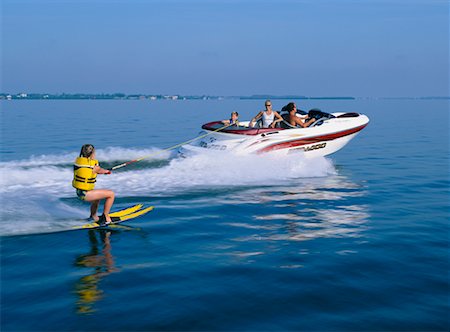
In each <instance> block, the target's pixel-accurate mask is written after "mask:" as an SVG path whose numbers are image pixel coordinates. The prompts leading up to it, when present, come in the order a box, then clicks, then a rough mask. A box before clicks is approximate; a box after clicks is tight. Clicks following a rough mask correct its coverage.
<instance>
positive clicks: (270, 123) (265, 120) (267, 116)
mask: <svg viewBox="0 0 450 332" xmlns="http://www.w3.org/2000/svg"><path fill="white" fill-rule="evenodd" d="M265 106H266V109H265V110H264V111H261V112H259V113H258V114H256V116H255V117H254V118H253V119H252V121H250V127H254V125H255V123H256V121H258V120H259V119H260V118H262V128H275V126H276V124H277V123H278V122H281V121H283V118H282V117H281V115H280V114H278V112H277V111H274V110H272V102H271V101H270V100H266V103H265ZM275 118H276V119H275Z"/></svg>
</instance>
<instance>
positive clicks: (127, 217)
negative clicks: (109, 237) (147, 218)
mask: <svg viewBox="0 0 450 332" xmlns="http://www.w3.org/2000/svg"><path fill="white" fill-rule="evenodd" d="M138 205H141V207H142V204H138ZM136 206H137V205H135V206H132V207H131V208H129V209H125V210H128V211H130V210H131V211H133V209H134V211H135V212H133V213H129V214H126V215H122V216H117V215H112V214H110V216H111V219H112V222H111V223H109V224H106V225H100V224H99V223H98V222H95V221H94V222H91V223H89V224H84V225H81V226H75V227H73V229H94V228H99V227H105V228H106V227H108V226H112V225H116V224H119V223H121V222H123V221H125V220H130V219H134V218H137V217H140V216H143V215H144V214H146V213H148V212H150V211H152V210H153V209H154V208H155V207H154V206H149V207H147V208H144V209H141V210H137V211H136V209H135V207H136ZM125 210H121V211H117V212H123V211H125Z"/></svg>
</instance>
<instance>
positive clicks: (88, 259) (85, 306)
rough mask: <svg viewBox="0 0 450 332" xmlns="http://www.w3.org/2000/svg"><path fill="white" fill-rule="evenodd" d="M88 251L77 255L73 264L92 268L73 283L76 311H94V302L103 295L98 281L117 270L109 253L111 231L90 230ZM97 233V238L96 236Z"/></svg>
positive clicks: (83, 312) (81, 312)
mask: <svg viewBox="0 0 450 332" xmlns="http://www.w3.org/2000/svg"><path fill="white" fill-rule="evenodd" d="M88 234H89V243H90V246H91V248H90V252H89V253H87V254H83V255H80V256H78V257H77V259H76V260H75V266H77V267H83V268H89V269H92V271H91V273H90V274H88V275H86V276H84V277H82V278H80V280H78V282H77V284H76V285H75V293H76V294H77V297H78V298H77V313H78V314H89V313H92V312H94V311H95V310H94V308H93V307H94V304H95V303H96V302H97V301H99V300H100V299H101V298H102V296H103V291H102V290H101V289H100V281H101V280H102V279H103V278H104V277H106V276H107V275H109V274H111V273H113V272H117V271H118V270H117V269H116V268H115V266H114V257H113V256H112V254H111V241H110V236H111V231H108V230H90V231H89V232H88ZM97 235H99V239H98V238H97Z"/></svg>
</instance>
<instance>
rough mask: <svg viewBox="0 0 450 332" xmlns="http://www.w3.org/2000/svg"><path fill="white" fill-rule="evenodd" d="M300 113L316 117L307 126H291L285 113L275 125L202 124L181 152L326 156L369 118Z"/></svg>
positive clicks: (358, 115)
mask: <svg viewBox="0 0 450 332" xmlns="http://www.w3.org/2000/svg"><path fill="white" fill-rule="evenodd" d="M298 112H299V111H298ZM300 112H301V113H297V116H299V117H305V116H308V117H309V118H315V119H317V120H316V121H315V122H314V123H312V124H311V125H310V126H309V127H307V128H302V127H293V126H291V125H290V124H289V123H288V122H287V119H288V116H289V114H281V115H282V117H283V120H284V121H282V122H279V123H278V124H277V125H279V127H276V128H261V127H260V125H258V124H257V125H256V126H253V127H252V126H251V124H250V121H244V122H239V123H238V124H234V125H231V126H226V125H224V124H223V122H222V121H213V122H209V123H206V124H204V125H203V126H202V129H203V131H202V132H201V133H200V136H199V137H200V139H199V140H196V141H195V142H193V143H191V144H189V145H185V146H183V148H182V151H181V152H182V154H185V153H190V152H200V151H202V150H203V151H204V150H205V149H211V150H220V151H233V152H235V153H237V154H251V153H254V154H261V153H277V154H292V153H301V154H303V155H304V156H305V157H318V156H327V155H329V154H332V153H334V152H336V151H338V150H340V149H342V148H343V147H344V146H345V145H346V144H347V143H348V142H350V140H352V139H353V138H354V137H355V136H356V135H357V134H358V133H359V132H360V131H361V130H362V129H364V128H365V127H366V126H367V124H368V123H369V118H368V117H367V116H366V115H364V114H360V113H342V112H340V113H325V112H322V111H320V110H317V109H313V110H311V111H309V112H308V113H306V112H303V111H300Z"/></svg>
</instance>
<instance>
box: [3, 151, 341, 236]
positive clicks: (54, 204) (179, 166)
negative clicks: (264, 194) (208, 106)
mask: <svg viewBox="0 0 450 332" xmlns="http://www.w3.org/2000/svg"><path fill="white" fill-rule="evenodd" d="M151 154H154V155H155V157H154V158H148V159H146V160H144V161H142V162H139V163H136V164H139V167H136V166H137V165H136V166H134V167H124V168H121V169H119V170H117V171H115V172H113V173H112V175H101V176H99V177H98V178H97V179H98V181H97V185H96V188H110V189H112V190H114V191H115V193H116V206H117V205H120V204H121V202H122V204H125V203H126V204H130V202H131V201H133V197H145V198H146V199H149V200H150V202H151V199H152V198H161V197H171V196H174V195H180V194H181V195H182V194H184V193H191V192H193V191H202V192H203V193H204V194H205V195H206V196H207V195H208V192H209V191H210V190H212V189H213V188H228V187H236V186H246V187H251V186H271V185H277V186H279V185H283V184H286V185H292V184H293V183H296V182H301V181H302V179H305V178H311V177H325V176H328V175H333V174H336V171H335V168H334V166H333V164H332V162H331V161H330V160H329V159H326V158H323V157H321V158H317V159H300V158H299V156H285V157H283V158H280V157H276V158H275V157H274V156H270V155H263V156H256V155H248V156H237V155H233V154H223V153H220V152H218V151H205V153H202V154H198V155H193V156H189V157H187V158H179V157H173V155H172V154H170V153H169V152H167V151H163V150H159V149H157V148H151V149H126V148H118V147H110V148H106V149H103V150H102V149H99V150H98V151H97V157H98V158H99V160H100V163H101V165H102V167H112V166H114V165H115V164H118V163H122V162H124V161H127V160H131V159H136V158H139V157H140V156H143V155H151ZM76 155H77V154H76V153H62V154H59V155H41V156H31V157H30V158H29V159H26V160H12V161H7V162H1V163H0V171H1V174H2V176H1V178H0V197H1V200H2V206H3V209H2V221H1V223H0V235H11V234H24V233H32V232H33V231H35V230H36V229H39V230H40V231H49V230H51V229H54V227H55V225H58V223H60V220H61V219H65V220H72V222H73V223H74V224H75V223H77V222H79V221H78V220H77V219H81V218H85V217H86V210H87V206H86V205H85V204H84V203H82V202H80V201H79V200H78V199H77V198H76V196H75V192H74V189H73V188H72V186H71V181H72V177H73V171H72V163H73V161H74V160H75V157H76ZM124 201H125V203H123V202H124ZM137 203H139V202H137Z"/></svg>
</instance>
